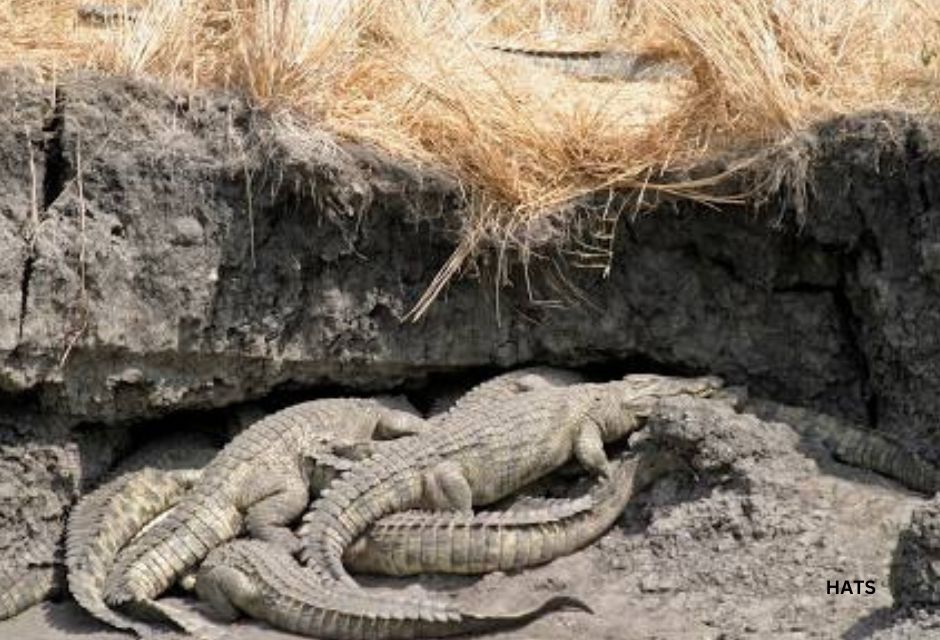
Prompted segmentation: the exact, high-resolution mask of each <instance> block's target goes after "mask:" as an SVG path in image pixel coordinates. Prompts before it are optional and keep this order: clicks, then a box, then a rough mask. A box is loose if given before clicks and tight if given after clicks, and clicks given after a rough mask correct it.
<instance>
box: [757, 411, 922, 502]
mask: <svg viewBox="0 0 940 640" xmlns="http://www.w3.org/2000/svg"><path fill="white" fill-rule="evenodd" d="M749 407H750V409H752V410H753V411H754V412H755V413H756V414H757V415H758V416H759V417H760V418H761V419H762V420H772V421H776V422H783V423H786V424H788V425H790V426H791V427H793V428H794V429H796V430H797V431H798V432H799V433H800V434H801V435H803V436H805V437H807V438H813V439H816V440H818V441H820V442H821V443H822V445H823V446H824V447H825V448H826V449H827V450H828V451H830V452H831V453H832V456H833V457H834V458H835V459H836V460H838V461H839V462H842V463H844V464H847V465H850V466H853V467H859V468H861V469H865V470H867V471H874V472H876V473H880V474H881V475H884V476H887V477H889V478H892V479H894V480H896V481H898V482H900V483H901V484H903V485H904V486H906V487H907V488H909V489H913V490H914V491H920V492H921V493H926V494H930V495H933V494H934V493H936V492H937V491H940V469H938V468H937V467H936V466H935V465H933V464H931V463H929V462H927V461H926V460H924V459H923V458H921V457H920V456H919V455H917V454H916V453H914V452H913V451H910V450H909V449H907V448H905V447H904V446H903V445H901V444H900V443H898V442H895V441H894V440H892V439H891V438H890V437H889V436H888V435H887V434H883V433H879V432H877V431H874V430H872V429H863V428H860V427H858V426H855V425H853V424H851V423H848V422H845V421H844V420H839V419H838V418H834V417H832V416H829V415H826V414H823V413H818V412H816V411H811V410H809V409H804V408H801V407H793V406H788V405H784V404H779V403H776V402H771V401H768V400H752V401H750V402H749Z"/></svg>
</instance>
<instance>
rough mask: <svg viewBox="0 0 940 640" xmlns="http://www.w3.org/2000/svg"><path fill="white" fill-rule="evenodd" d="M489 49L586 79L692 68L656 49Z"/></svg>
mask: <svg viewBox="0 0 940 640" xmlns="http://www.w3.org/2000/svg"><path fill="white" fill-rule="evenodd" d="M489 49H490V50H492V51H496V52H499V53H503V54H508V55H513V56H518V57H521V58H525V59H527V60H530V61H531V62H533V63H535V64H538V65H540V66H546V67H550V68H554V69H557V70H558V71H560V72H562V73H564V74H567V75H570V76H574V77H576V78H580V79H583V80H615V81H621V82H624V81H626V82H635V81H641V80H642V81H648V80H654V81H658V80H671V79H674V78H681V77H683V76H685V75H688V72H689V70H688V68H687V67H684V66H683V65H682V64H681V63H680V62H679V61H678V60H676V59H674V58H670V57H668V56H665V55H663V54H662V53H656V52H653V53H650V52H630V51H614V50H591V51H551V50H547V49H523V48H518V47H507V46H502V45H493V46H490V47H489Z"/></svg>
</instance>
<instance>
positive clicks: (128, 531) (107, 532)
mask: <svg viewBox="0 0 940 640" xmlns="http://www.w3.org/2000/svg"><path fill="white" fill-rule="evenodd" d="M200 474H201V471H200V470H195V469H194V470H174V471H161V470H157V469H149V468H148V469H142V470H140V471H134V472H130V473H127V474H125V475H123V476H121V477H120V478H117V479H116V480H114V481H112V482H110V483H108V484H107V485H105V486H103V487H101V489H99V490H98V491H96V492H94V493H92V494H89V495H88V496H87V497H86V498H85V499H83V500H82V502H81V503H80V504H79V505H78V507H77V508H76V510H75V511H74V512H73V514H72V517H71V518H70V519H69V530H68V539H67V541H66V554H67V555H66V565H67V567H68V582H69V591H70V592H71V594H72V597H74V598H75V600H76V602H78V604H79V605H81V606H82V608H84V609H85V610H86V611H87V612H88V613H90V614H91V615H93V616H94V617H95V618H97V619H98V620H100V621H102V622H104V623H106V624H108V625H110V626H112V627H115V628H117V629H126V630H129V631H134V632H136V633H138V634H139V635H141V636H145V635H147V634H148V633H150V632H151V631H152V627H151V626H150V625H147V624H143V623H141V622H138V621H137V620H135V619H134V618H132V617H130V616H127V615H124V614H122V613H120V612H118V611H115V610H113V609H111V608H110V607H109V606H108V605H107V604H106V603H105V601H104V585H105V579H106V578H107V575H108V573H109V571H110V570H111V568H112V566H113V564H114V561H115V559H116V558H117V555H118V552H119V551H120V550H121V548H123V547H124V545H126V544H127V543H128V542H130V541H131V540H132V539H133V538H134V536H135V534H136V533H137V532H139V531H140V530H141V529H142V528H143V527H144V526H145V525H146V524H147V523H149V522H151V521H152V520H153V519H154V518H156V517H157V516H159V515H160V514H161V513H163V512H165V511H166V510H167V509H169V508H170V507H172V506H173V505H174V504H176V503H177V502H179V500H180V499H181V498H182V497H183V495H184V494H185V493H186V492H187V491H190V490H191V489H192V488H193V487H194V486H195V484H196V482H197V481H198V480H199V476H200Z"/></svg>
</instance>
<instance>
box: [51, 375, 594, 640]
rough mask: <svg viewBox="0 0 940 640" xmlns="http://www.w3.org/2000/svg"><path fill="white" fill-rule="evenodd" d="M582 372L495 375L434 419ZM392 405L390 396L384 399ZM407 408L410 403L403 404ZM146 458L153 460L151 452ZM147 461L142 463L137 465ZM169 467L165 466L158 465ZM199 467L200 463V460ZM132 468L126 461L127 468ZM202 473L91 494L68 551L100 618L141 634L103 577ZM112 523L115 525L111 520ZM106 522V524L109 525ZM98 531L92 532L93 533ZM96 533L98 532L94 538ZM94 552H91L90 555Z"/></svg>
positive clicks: (324, 468)
mask: <svg viewBox="0 0 940 640" xmlns="http://www.w3.org/2000/svg"><path fill="white" fill-rule="evenodd" d="M581 380H582V377H581V376H580V375H579V374H577V373H575V372H572V371H567V370H562V369H553V368H550V367H531V368H528V369H520V370H516V371H511V372H509V373H505V374H502V375H500V376H496V377H495V378H492V379H490V380H487V381H486V382H484V383H481V384H480V385H478V386H476V387H475V388H473V389H471V390H470V391H469V392H467V393H466V394H465V395H464V396H463V397H461V398H460V399H459V400H458V402H457V403H456V405H457V406H456V407H454V408H453V411H451V412H447V415H441V416H438V418H437V419H436V420H435V421H434V422H435V424H446V422H447V421H448V420H450V419H451V418H452V416H453V415H454V414H455V413H459V412H461V411H466V410H468V408H469V407H472V406H480V405H483V404H487V403H489V402H492V401H493V400H495V399H498V398H502V397H507V396H510V395H513V394H517V393H521V392H524V391H526V390H530V389H535V388H540V387H543V386H552V385H563V384H571V383H574V382H577V381H581ZM385 404H388V401H385ZM405 410H407V408H406V409H405ZM150 458H151V459H150V460H148V461H147V462H148V463H150V464H152V463H153V462H154V461H153V460H152V458H153V456H152V455H151V456H150ZM317 462H318V465H317V469H316V475H315V476H314V477H313V478H311V489H316V490H319V489H321V488H322V487H324V486H326V485H327V484H328V482H329V481H330V479H331V476H332V475H335V474H336V473H337V471H338V469H337V468H336V467H337V466H340V467H341V466H342V465H343V461H342V460H341V459H336V458H329V459H328V456H326V455H325V454H324V455H322V456H320V457H319V458H318V459H317ZM135 466H137V467H139V466H143V465H141V464H137V465H135ZM155 466H157V467H161V466H163V467H165V465H155ZM200 466H201V465H200ZM129 468H131V467H130V466H129V465H128V464H125V465H124V467H123V469H124V470H127V469H129ZM197 478H198V474H195V473H193V472H192V471H174V472H168V473H163V474H159V473H157V472H156V471H155V470H149V471H148V472H147V473H141V474H137V475H136V477H134V476H128V477H126V478H121V479H119V480H115V481H112V483H110V484H109V485H105V486H103V487H102V488H101V489H100V490H99V493H101V494H103V495H100V496H89V498H88V499H86V502H85V504H84V505H81V504H80V505H79V511H85V512H86V513H85V514H82V515H81V516H80V519H79V521H80V522H81V525H80V526H75V527H73V530H74V531H80V532H81V534H80V535H77V536H74V539H73V540H72V541H71V542H70V545H69V547H70V554H71V555H72V556H73V557H74V558H76V561H75V564H76V565H78V564H79V562H81V563H83V564H84V565H85V566H84V567H81V566H77V567H76V568H75V569H72V570H70V581H71V587H70V588H71V591H72V594H73V596H74V597H75V598H76V600H77V601H78V602H79V604H81V605H82V606H83V607H85V608H86V610H88V611H89V612H90V613H91V614H92V615H94V616H95V617H96V618H98V619H99V620H101V621H103V622H106V623H109V624H111V625H112V626H114V627H116V628H122V629H126V630H134V631H137V632H138V633H141V634H143V633H144V632H145V631H148V630H149V629H150V627H149V626H148V625H145V624H142V623H139V622H138V621H136V620H135V618H134V617H131V616H127V615H124V614H123V613H120V612H118V611H115V610H114V609H112V608H110V607H108V606H107V604H106V603H105V602H104V599H103V592H102V590H103V581H104V577H105V575H107V572H108V571H109V569H110V568H111V566H112V565H113V560H114V557H115V556H116V554H117V552H118V550H120V548H121V547H123V546H124V545H125V544H126V543H127V542H128V541H129V540H130V539H131V538H132V537H133V536H134V535H135V534H136V533H137V532H138V531H139V530H140V529H141V528H142V527H143V526H144V525H145V524H146V523H147V522H148V521H150V520H152V519H153V518H155V517H156V516H157V515H159V514H160V513H162V512H164V511H166V510H168V509H169V508H170V507H172V506H175V504H176V503H177V502H178V501H179V500H180V499H181V498H182V497H183V495H185V494H186V493H187V492H188V491H189V490H191V489H192V488H193V487H194V483H195V482H196V480H197ZM108 505H111V506H112V509H113V508H118V509H119V510H120V513H119V514H113V513H112V514H108V515H105V514H104V513H102V511H103V510H104V509H105V508H106V507H107V506H108ZM108 523H112V524H108ZM106 525H108V526H106ZM92 534H94V535H92ZM94 536H97V538H95V537H94ZM87 538H92V545H91V549H90V550H89V549H81V547H82V546H87V545H85V544H84V543H85V539H87ZM89 556H90V557H89Z"/></svg>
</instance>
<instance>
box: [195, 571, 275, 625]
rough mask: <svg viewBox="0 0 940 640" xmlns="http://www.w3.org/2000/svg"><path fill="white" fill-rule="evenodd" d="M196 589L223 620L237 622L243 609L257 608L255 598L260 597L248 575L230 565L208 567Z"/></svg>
mask: <svg viewBox="0 0 940 640" xmlns="http://www.w3.org/2000/svg"><path fill="white" fill-rule="evenodd" d="M195 589H196V595H198V596H199V598H200V599H201V600H203V601H205V602H206V603H208V604H209V606H210V607H212V611H213V613H214V614H215V617H216V618H218V619H219V620H221V621H222V622H235V621H236V620H238V618H239V617H241V612H242V611H245V610H249V609H252V608H255V607H256V606H257V605H256V603H255V600H256V599H257V598H258V597H260V593H259V591H258V589H257V587H256V586H255V585H254V584H252V582H251V580H250V579H249V578H248V576H246V575H245V574H244V573H242V572H241V571H239V570H238V569H235V568H234V567H230V566H228V565H219V566H216V567H212V568H210V569H207V570H206V571H205V572H204V573H202V574H201V575H199V577H198V579H197V580H196V587H195Z"/></svg>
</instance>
